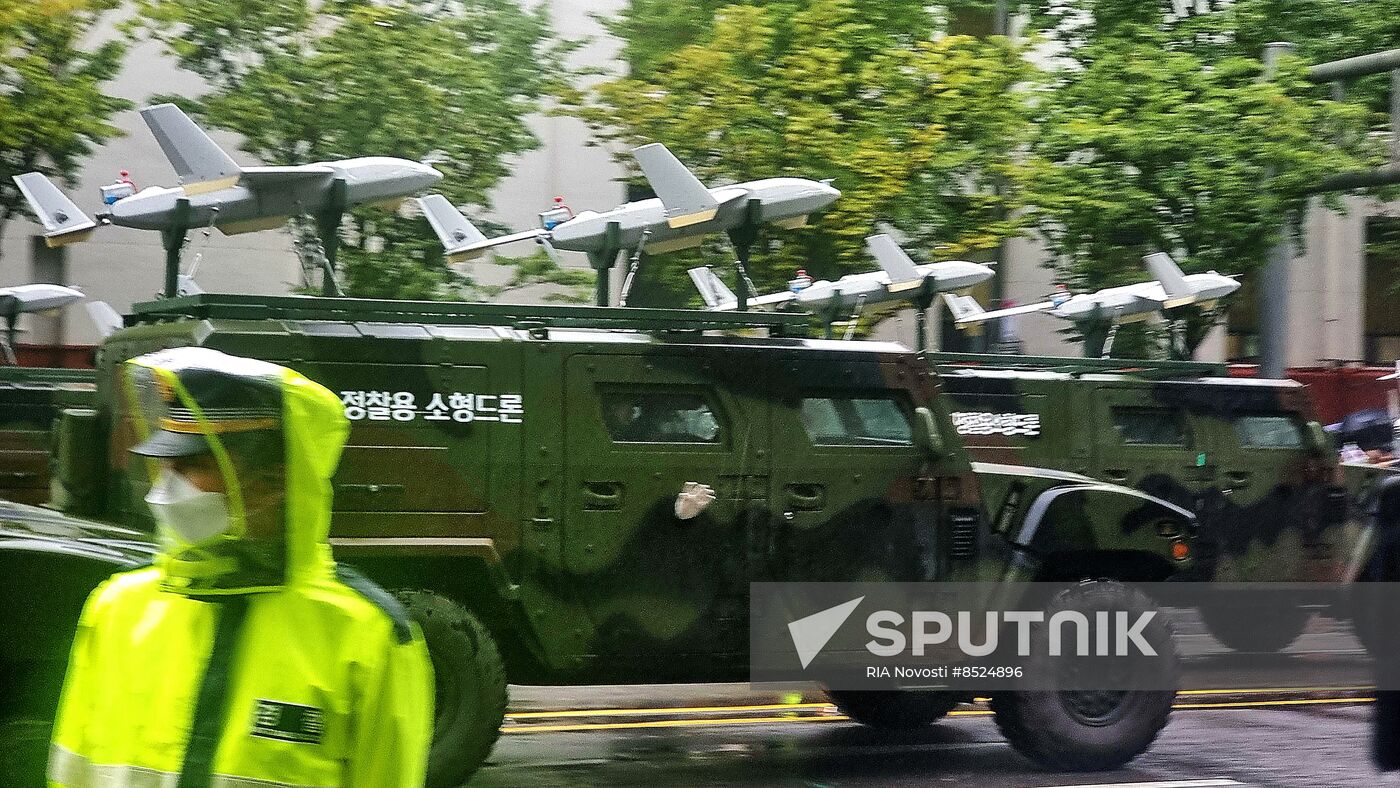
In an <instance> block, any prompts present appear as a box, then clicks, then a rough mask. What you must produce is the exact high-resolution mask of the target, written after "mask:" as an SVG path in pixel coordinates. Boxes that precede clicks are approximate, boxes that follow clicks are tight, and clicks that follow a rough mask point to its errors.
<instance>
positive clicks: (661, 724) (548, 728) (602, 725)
mask: <svg viewBox="0 0 1400 788" xmlns="http://www.w3.org/2000/svg"><path fill="white" fill-rule="evenodd" d="M848 719H850V717H847V716H845V715H844V714H832V715H830V716H824V717H734V718H721V719H716V720H647V721H645V722H582V723H577V724H574V725H521V726H516V727H510V728H502V729H501V733H551V732H555V731H603V730H607V731H616V730H626V729H628V728H684V727H696V728H702V727H703V728H708V727H713V726H716V725H760V724H765V725H766V724H768V723H773V722H842V721H844V720H848Z"/></svg>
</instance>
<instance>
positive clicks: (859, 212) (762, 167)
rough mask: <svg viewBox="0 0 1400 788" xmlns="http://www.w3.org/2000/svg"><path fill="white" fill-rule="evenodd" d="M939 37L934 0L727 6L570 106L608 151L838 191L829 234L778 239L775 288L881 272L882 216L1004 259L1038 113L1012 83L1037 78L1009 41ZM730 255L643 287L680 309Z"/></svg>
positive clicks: (663, 267) (659, 276) (706, 254)
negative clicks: (927, 4)
mask: <svg viewBox="0 0 1400 788" xmlns="http://www.w3.org/2000/svg"><path fill="white" fill-rule="evenodd" d="M877 6H878V7H877ZM645 7H647V4H644V3H641V2H636V3H634V4H633V5H632V6H631V9H632V13H633V14H637V13H639V12H640V10H641V9H643V8H645ZM674 13H677V14H678V13H680V12H679V11H676V12H674ZM669 18H670V17H663V19H669ZM629 24H632V25H633V26H634V29H639V30H640V29H646V27H645V25H641V26H640V27H638V25H640V22H639V21H638V20H637V19H636V18H633V19H632V20H631V21H630V22H629ZM931 25H932V20H931V17H930V16H929V14H928V13H927V11H925V10H924V8H923V5H922V4H921V3H910V2H904V3H888V2H886V3H874V2H868V1H866V0H786V1H784V2H778V1H777V0H771V1H770V2H739V3H728V4H725V5H723V7H722V8H720V9H719V10H718V11H717V12H716V13H715V15H714V20H713V24H712V25H710V26H709V27H707V28H702V31H701V32H699V33H697V34H696V35H695V36H694V39H693V41H694V43H690V44H687V45H685V46H682V47H681V48H679V49H677V50H675V51H674V52H670V53H669V54H663V53H661V52H653V53H652V54H649V55H648V56H647V57H653V56H654V57H655V58H656V60H655V64H654V67H652V68H650V69H649V70H645V71H643V73H642V74H634V75H632V76H630V77H627V78H623V79H616V80H612V81H609V82H605V83H603V84H601V85H598V86H597V87H595V88H594V89H593V90H592V91H590V92H589V93H587V94H571V95H568V96H566V98H567V103H568V105H569V107H570V109H571V111H573V112H575V113H576V114H578V115H579V116H580V117H582V118H583V119H584V120H585V121H586V122H587V123H588V124H589V125H590V127H592V128H593V129H594V130H595V132H596V133H597V134H598V136H599V137H600V138H601V139H603V140H607V141H611V142H616V143H621V144H620V145H619V146H618V147H624V146H625V147H630V146H632V145H635V144H640V143H644V142H650V141H661V142H664V143H666V145H667V146H669V147H670V148H671V149H672V150H673V151H674V152H675V153H676V155H677V156H678V157H680V158H681V160H682V161H685V162H686V163H687V164H688V165H690V166H691V167H692V168H693V169H694V170H695V171H696V172H697V174H698V175H699V176H700V177H701V179H702V180H705V181H706V182H708V183H712V184H713V183H723V182H726V181H730V182H732V181H740V180H748V179H752V178H760V177H772V176H779V175H789V176H801V177H809V178H831V179H833V180H834V185H835V186H836V187H837V188H839V189H841V191H842V194H843V197H842V198H841V199H840V200H839V201H838V202H837V203H836V204H835V205H834V206H833V207H832V208H831V209H829V210H828V211H827V212H826V213H825V214H824V215H823V216H821V217H820V218H819V220H818V221H817V222H816V224H815V226H813V227H810V228H805V229H801V230H793V231H778V230H768V231H765V232H766V238H767V242H766V244H765V246H766V248H764V249H758V250H756V251H755V256H754V266H753V268H754V270H753V271H751V273H752V275H753V279H754V280H755V282H756V283H757V285H758V286H759V287H760V288H761V289H772V288H776V287H781V286H783V283H784V282H785V281H786V280H787V279H788V278H791V276H792V274H793V272H794V271H795V270H796V269H797V268H799V267H803V268H806V269H807V270H808V271H809V272H811V273H812V274H813V275H814V276H817V277H828V278H832V277H836V276H840V275H841V274H844V273H850V272H853V271H857V270H869V269H870V268H871V263H870V261H869V260H868V259H867V258H866V257H865V256H864V254H863V252H862V250H861V246H862V239H863V238H864V236H866V235H868V234H870V233H871V232H873V231H874V230H875V226H876V223H877V222H891V223H893V224H894V225H896V226H897V227H898V228H899V229H900V230H902V231H903V232H904V233H905V234H906V235H908V236H909V238H910V241H911V245H912V246H913V247H914V248H916V249H918V248H921V247H922V248H930V247H936V251H935V255H938V256H942V255H954V254H961V253H964V252H966V251H968V250H973V249H987V248H991V247H993V246H995V245H996V244H997V243H998V242H999V241H1000V240H1001V239H1002V238H1004V237H1006V236H1007V235H1008V234H1010V233H1012V232H1014V225H1013V223H1011V222H1009V221H1007V220H1005V219H1004V218H1002V217H1004V216H1008V215H1011V214H1012V213H1013V211H1014V209H1015V207H1016V206H1017V202H1016V194H1017V188H1018V186H1019V184H1020V175H1021V173H1022V172H1023V168H1022V167H1021V166H1020V165H1019V164H1017V162H1016V160H1015V156H1014V154H1015V153H1016V151H1017V149H1018V148H1019V147H1020V146H1021V145H1022V144H1023V142H1024V141H1025V139H1026V138H1027V127H1026V113H1027V110H1026V107H1025V105H1024V103H1023V102H1022V100H1021V99H1022V98H1023V97H1024V93H1023V92H1019V91H1015V90H1013V87H1014V86H1015V85H1016V84H1017V83H1019V82H1022V81H1024V80H1027V79H1029V78H1030V76H1031V70H1030V68H1029V66H1028V65H1027V64H1026V62H1025V61H1024V60H1023V59H1022V58H1021V53H1020V51H1019V50H1018V49H1017V48H1016V47H1015V46H1013V45H1012V44H1011V43H1010V42H1008V41H1006V40H1005V39H1000V38H990V39H974V38H970V37H963V36H951V37H945V38H942V39H939V40H937V41H932V40H928V38H927V35H928V33H929V31H930V30H931ZM651 43H652V42H648V46H650V45H651ZM621 161H624V162H628V161H629V160H628V159H626V158H623V159H621ZM994 184H1000V185H1001V186H1002V187H1003V188H1002V191H1001V193H1000V194H997V193H994V192H993V189H992V186H993V185H994ZM730 260H732V256H731V255H730V254H729V253H727V250H725V249H724V247H723V246H722V245H718V246H717V245H712V244H707V245H706V246H705V247H702V248H701V249H700V250H698V251H691V252H686V253H681V254H678V255H675V256H670V257H668V258H667V259H666V260H665V261H664V263H663V262H662V261H660V260H652V261H649V262H648V264H646V265H644V266H643V269H642V272H641V273H640V274H639V287H640V288H641V292H651V293H654V294H657V295H656V296H655V297H657V298H658V300H657V301H652V300H651V296H648V297H647V298H646V302H647V303H670V304H675V303H681V302H684V301H685V300H688V299H689V297H690V294H691V293H693V288H692V287H690V285H689V283H688V282H687V281H686V280H685V274H684V269H685V268H686V267H688V266H690V265H695V264H698V263H700V262H708V263H715V264H720V265H725V264H727V263H728V262H729V261H730ZM727 269H728V266H727V265H725V269H722V270H727Z"/></svg>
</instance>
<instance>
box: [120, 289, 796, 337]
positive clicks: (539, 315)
mask: <svg viewBox="0 0 1400 788" xmlns="http://www.w3.org/2000/svg"><path fill="white" fill-rule="evenodd" d="M182 317H191V318H198V319H229V320H331V321H344V322H374V323H434V324H439V325H486V326H511V327H514V328H521V329H528V328H606V329H626V330H633V331H729V330H736V329H755V328H758V329H767V330H768V331H769V333H770V334H771V335H773V336H803V335H805V333H806V331H807V328H808V325H809V321H810V319H811V315H808V314H806V313H800V312H799V313H759V312H709V311H704V310H692V309H647V308H639V307H598V306H576V305H562V304H482V303H472V302H459V301H392V300H379V299H366V298H324V297H312V296H271V297H270V296H252V295H224V294H216V293H200V294H198V295H192V296H185V297H181V298H166V299H161V300H158V301H147V302H143V303H139V304H135V305H133V306H132V314H130V315H128V316H126V318H125V320H126V324H127V325H129V326H130V325H137V324H143V323H156V322H162V321H165V320H173V319H177V318H182Z"/></svg>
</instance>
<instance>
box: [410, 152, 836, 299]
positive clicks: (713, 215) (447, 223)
mask: <svg viewBox="0 0 1400 788" xmlns="http://www.w3.org/2000/svg"><path fill="white" fill-rule="evenodd" d="M632 155H633V157H634V158H636V160H637V165H638V166H639V167H640V168H641V170H642V176H643V177H644V178H646V180H647V183H648V184H650V185H651V188H652V190H653V191H655V192H656V197H653V198H651V199H648V200H639V201H637V202H629V203H624V204H622V205H619V206H617V207H616V208H613V209H612V210H608V211H603V212H601V213H600V212H597V211H582V212H580V213H579V214H577V215H575V216H572V217H567V218H566V217H561V216H558V215H557V214H558V213H559V211H558V209H556V210H555V211H550V212H548V213H545V214H541V216H540V218H541V223H542V224H543V225H544V226H542V227H540V228H537V229H533V230H525V231H523V232H518V233H511V234H509V235H502V236H498V237H496V238H487V237H486V236H485V235H483V234H482V233H481V232H480V231H478V230H477V229H476V228H475V227H473V226H472V224H471V222H469V221H468V220H467V218H466V217H465V216H463V215H462V214H461V212H460V211H458V210H457V209H456V208H455V207H453V205H452V204H451V203H450V202H449V201H448V200H447V199H446V198H444V197H442V196H440V195H429V196H428V197H425V198H422V199H421V200H420V201H419V202H420V203H421V205H422V207H423V212H424V213H425V214H426V215H427V217H428V221H429V223H430V224H432V227H433V230H434V231H435V232H436V233H437V236H438V240H440V241H441V242H442V246H443V251H444V253H445V254H446V255H447V258H448V259H449V260H451V261H452V262H464V261H466V260H472V259H475V258H477V257H480V256H481V255H482V254H484V253H485V252H486V251H487V250H488V249H491V248H493V247H496V246H501V245H504V244H510V243H516V242H517V241H529V240H533V241H536V242H537V243H540V244H542V245H543V246H544V247H545V249H546V250H547V251H552V250H554V249H565V250H569V251H575V252H585V253H587V254H588V258H589V263H590V264H591V265H592V266H593V267H594V268H595V269H597V270H598V272H599V292H600V294H601V293H603V292H605V290H606V286H607V279H606V276H607V271H608V270H609V269H611V268H612V267H613V265H615V264H616V262H617V258H618V255H619V254H620V253H621V252H623V251H626V250H629V249H631V250H635V252H634V255H633V257H634V266H635V260H636V258H638V257H640V253H641V252H647V253H653V254H658V253H662V252H670V251H674V250H676V249H686V248H688V247H692V246H697V245H699V244H700V242H701V241H703V240H704V238H705V236H707V235H709V234H711V233H716V232H726V233H728V234H729V237H730V240H731V241H732V242H733V243H734V246H735V249H736V251H737V253H738V265H739V267H740V268H742V267H743V266H744V265H745V264H746V263H747V261H748V255H749V247H750V245H751V244H752V243H753V242H754V240H755V238H756V236H757V231H758V227H759V226H760V225H765V224H772V225H776V226H778V227H786V228H792V227H801V226H802V225H803V224H805V223H806V222H807V217H808V216H810V215H811V214H813V213H816V212H817V211H820V210H822V209H823V208H825V207H827V206H828V205H831V203H833V202H835V201H836V199H837V198H838V197H840V196H841V192H839V191H837V190H836V189H835V188H833V187H832V186H831V185H830V184H828V183H825V182H823V181H814V180H809V179H806V178H763V179H760V180H755V181H745V182H743V183H736V184H733V185H732V186H716V187H714V188H709V187H706V186H705V184H703V183H701V182H700V179H699V178H697V177H695V174H694V173H692V172H691V171H690V170H689V169H687V168H686V166H685V165H684V164H682V163H681V162H680V160H679V159H677V158H676V157H675V155H673V154H672V153H671V151H670V150H668V149H667V148H666V146H665V145H662V144H661V143H659V142H653V143H651V144H649V145H643V146H641V147H640V148H636V149H634V150H633V151H632ZM625 289H626V288H625V287H624V291H625Z"/></svg>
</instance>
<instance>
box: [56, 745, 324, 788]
mask: <svg viewBox="0 0 1400 788" xmlns="http://www.w3.org/2000/svg"><path fill="white" fill-rule="evenodd" d="M179 779H180V775H179V774H178V773H176V772H163V771H160V770H159V769H148V768H146V767H144V766H130V765H124V764H102V765H98V766H94V765H93V764H92V762H91V761H89V760H88V759H87V758H84V757H83V756H81V755H79V754H77V753H75V752H73V751H72V750H70V749H68V748H67V747H63V746H60V745H57V744H55V745H53V746H52V747H51V748H50V749H49V780H50V781H52V782H56V783H59V784H60V785H63V786H66V788H174V786H175V785H176V784H177V783H178V782H179ZM209 785H210V787H211V788H337V787H336V786H333V785H309V784H307V783H289V782H282V781H280V780H261V779H258V778H257V777H237V776H234V775H232V774H215V775H212V777H211V779H210V781H209Z"/></svg>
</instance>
